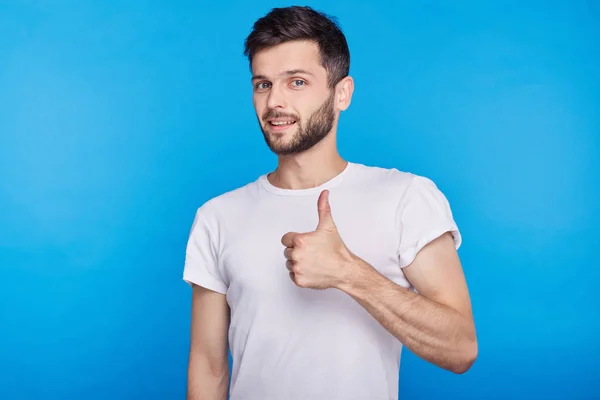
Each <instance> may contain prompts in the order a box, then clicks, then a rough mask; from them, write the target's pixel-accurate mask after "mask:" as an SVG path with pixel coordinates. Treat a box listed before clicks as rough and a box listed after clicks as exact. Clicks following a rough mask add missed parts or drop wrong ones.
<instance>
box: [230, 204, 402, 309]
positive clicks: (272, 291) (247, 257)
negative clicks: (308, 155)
mask: <svg viewBox="0 0 600 400" xmlns="http://www.w3.org/2000/svg"><path fill="white" fill-rule="evenodd" d="M330 203H331V208H332V216H333V219H334V221H335V224H336V226H337V228H338V232H339V234H340V236H341V238H342V240H343V241H344V243H345V244H346V246H347V247H348V248H349V249H350V250H351V251H352V252H353V253H354V254H356V255H358V256H359V257H361V258H362V259H364V260H365V261H367V262H368V263H369V264H370V265H372V266H373V267H374V268H375V269H377V270H378V271H379V272H380V273H382V274H383V275H384V276H387V277H388V278H389V279H392V280H393V281H395V282H396V283H398V284H401V285H403V286H407V282H406V280H405V279H404V275H403V274H402V271H401V269H400V268H399V266H398V258H397V249H398V245H399V234H398V230H397V227H396V226H394V221H395V218H394V217H395V216H394V212H395V210H394V209H393V208H392V207H386V206H385V205H379V206H377V205H374V204H373V202H370V201H364V200H363V201H361V200H360V199H356V198H355V199H352V198H347V197H344V198H341V197H339V198H338V197H336V196H335V193H333V192H332V194H331V196H330ZM316 204H317V198H316V197H315V198H292V199H282V200H280V201H279V202H277V203H270V202H265V203H264V204H257V205H256V206H255V207H254V208H253V209H251V210H246V212H244V213H240V214H239V215H236V216H235V218H232V219H231V220H229V221H228V226H227V229H224V230H223V232H224V233H223V238H222V242H223V243H224V246H223V249H222V254H221V263H220V267H221V269H222V273H223V275H224V277H225V278H226V280H227V282H228V286H229V291H230V292H231V293H232V295H233V296H236V297H239V296H241V295H247V297H253V298H262V299H265V301H284V299H285V297H286V296H287V294H289V293H290V290H295V285H294V284H293V282H292V281H291V280H290V278H289V274H288V270H287V269H286V265H285V264H286V258H285V256H284V249H285V246H284V245H283V244H282V243H281V239H282V237H283V236H284V235H285V234H286V233H288V232H298V233H304V232H311V231H314V230H315V229H316V227H317V224H318V211H317V206H316Z"/></svg>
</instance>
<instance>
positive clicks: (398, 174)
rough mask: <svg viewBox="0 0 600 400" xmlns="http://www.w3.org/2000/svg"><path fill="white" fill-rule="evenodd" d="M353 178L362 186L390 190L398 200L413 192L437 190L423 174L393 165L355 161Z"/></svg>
mask: <svg viewBox="0 0 600 400" xmlns="http://www.w3.org/2000/svg"><path fill="white" fill-rule="evenodd" d="M354 167H355V172H356V173H355V179H356V181H357V183H359V184H360V185H361V186H363V187H367V188H376V187H381V188H383V189H385V190H386V191H388V192H392V193H393V194H394V195H395V196H396V197H397V198H398V200H400V198H402V197H405V196H411V195H412V194H413V193H415V192H421V191H427V190H439V189H438V187H437V185H436V184H435V182H434V181H433V180H432V179H431V178H429V177H427V176H424V175H419V174H416V173H413V172H409V171H404V170H401V169H398V168H394V167H379V166H372V165H365V164H359V163H355V164H354Z"/></svg>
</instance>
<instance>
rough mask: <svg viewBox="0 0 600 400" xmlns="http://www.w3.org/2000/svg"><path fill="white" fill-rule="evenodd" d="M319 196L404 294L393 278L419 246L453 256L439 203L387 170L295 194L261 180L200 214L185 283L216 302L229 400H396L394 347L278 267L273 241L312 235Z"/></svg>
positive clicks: (431, 188) (358, 249)
mask: <svg viewBox="0 0 600 400" xmlns="http://www.w3.org/2000/svg"><path fill="white" fill-rule="evenodd" d="M323 189H329V191H330V194H329V202H330V205H331V212H332V216H333V219H334V221H335V223H336V225H337V227H338V230H339V232H340V235H341V237H342V239H343V240H344V242H345V244H346V245H347V247H348V248H349V249H350V251H352V252H353V253H355V254H356V255H357V256H359V257H361V258H362V259H364V260H365V261H367V262H368V263H369V264H371V265H372V266H373V267H374V268H376V269H377V270H378V271H379V272H381V273H382V274H383V275H384V276H386V277H387V278H389V279H390V280H392V281H393V282H395V283H396V284H398V285H400V286H402V287H404V288H408V289H410V290H414V289H413V288H412V286H411V284H410V283H409V282H408V281H407V280H406V278H405V277H404V274H403V273H402V268H403V267H405V266H407V265H409V264H410V263H411V262H412V260H413V259H414V257H415V255H416V254H417V252H418V251H419V250H420V249H421V248H422V247H423V246H425V245H426V244H427V243H429V242H431V241H432V240H433V239H435V238H437V237H439V236H440V235H442V234H443V233H445V232H448V231H450V232H452V233H453V235H454V240H455V246H456V248H458V247H459V246H460V243H461V236H460V233H459V231H458V228H457V225H456V224H455V222H454V219H453V217H452V212H451V210H450V206H449V204H448V201H447V200H446V197H445V196H444V195H443V194H442V193H441V192H440V190H438V188H437V187H436V186H435V184H434V183H433V182H432V181H431V180H429V179H427V178H425V177H422V176H418V175H415V174H411V173H407V172H401V171H398V170H397V169H385V168H378V167H371V166H365V165H362V164H357V163H348V165H347V167H346V168H345V169H344V171H343V172H342V173H340V174H339V175H338V176H336V177H335V178H333V179H332V180H330V181H328V182H326V183H325V184H323V185H321V186H319V187H315V188H311V189H303V190H289V189H281V188H277V187H275V186H273V185H271V184H270V183H269V181H268V180H267V176H266V174H265V175H263V176H261V177H259V178H258V179H257V180H256V181H254V182H252V183H250V184H248V185H246V186H243V187H241V188H238V189H236V190H233V191H230V192H227V193H225V194H222V195H220V196H217V197H215V198H213V199H211V200H209V201H207V202H206V203H204V204H203V205H202V206H201V207H200V208H199V209H198V211H197V214H196V217H195V220H194V224H193V226H192V230H191V234H190V237H189V241H188V245H187V251H186V260H185V267H184V272H183V279H184V280H185V281H186V282H188V283H190V284H192V283H195V284H197V285H200V286H203V287H206V288H208V289H211V290H213V291H216V292H219V293H223V294H225V295H226V298H227V302H228V304H229V306H230V308H231V323H230V328H229V334H228V339H229V346H230V350H231V354H232V358H233V365H232V374H231V386H230V396H231V397H230V398H231V399H232V400H295V399H302V400H307V399H311V400H317V399H318V400H390V399H397V398H398V374H399V368H400V353H401V350H402V344H401V343H400V342H399V341H398V340H397V339H396V338H394V337H393V336H392V335H391V334H390V333H389V332H388V331H387V330H385V329H384V328H383V327H382V326H381V325H380V324H379V323H378V322H377V321H376V320H375V319H374V318H373V317H372V316H371V315H370V314H369V313H368V312H367V311H366V310H365V309H364V308H362V306H360V305H359V304H358V303H357V302H356V301H355V300H354V299H352V298H351V297H350V296H349V295H347V294H346V293H344V292H342V291H340V290H337V289H328V290H313V289H306V288H300V287H297V286H296V285H295V284H294V283H293V282H292V280H291V279H290V277H289V275H288V270H287V269H286V267H285V262H286V259H285V256H284V252H283V250H284V246H283V245H282V244H281V238H282V236H283V235H284V234H285V233H287V232H290V231H293V232H310V231H314V230H315V229H316V226H317V223H318V213H317V199H318V197H319V194H320V193H321V191H322V190H323ZM374 290H377V288H374Z"/></svg>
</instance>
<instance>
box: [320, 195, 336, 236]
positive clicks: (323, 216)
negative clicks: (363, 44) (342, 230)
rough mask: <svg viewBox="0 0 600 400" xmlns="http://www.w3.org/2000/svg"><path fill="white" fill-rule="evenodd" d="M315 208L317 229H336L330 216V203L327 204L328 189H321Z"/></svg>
mask: <svg viewBox="0 0 600 400" xmlns="http://www.w3.org/2000/svg"><path fill="white" fill-rule="evenodd" d="M317 209H318V211H319V225H317V230H321V229H324V230H333V229H336V227H335V222H333V217H332V216H331V205H330V204H329V190H323V191H322V192H321V194H320V195H319V200H318V202H317Z"/></svg>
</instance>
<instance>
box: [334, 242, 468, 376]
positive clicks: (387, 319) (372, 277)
mask: <svg viewBox="0 0 600 400" xmlns="http://www.w3.org/2000/svg"><path fill="white" fill-rule="evenodd" d="M350 269H351V271H352V272H351V273H350V274H349V275H348V278H347V279H346V280H345V282H343V283H342V284H341V285H340V289H341V290H343V291H344V292H346V293H348V294H349V295H350V296H352V297H353V298H354V299H355V300H356V301H357V302H358V303H359V304H361V305H362V306H363V307H364V308H365V309H366V310H367V311H368V312H369V313H370V314H371V315H373V317H375V319H377V321H378V322H379V323H380V324H381V325H382V326H383V327H384V328H385V329H387V330H388V331H389V332H390V333H391V334H393V335H394V336H395V337H396V338H398V340H400V341H401V342H402V343H403V344H404V345H405V346H406V347H407V348H409V349H410V350H411V351H412V352H413V353H415V354H416V355H418V356H420V357H421V358H423V359H425V360H427V361H429V362H431V363H433V364H436V365H437V366H439V367H442V368H444V369H447V370H449V371H452V372H454V373H464V372H466V371H467V370H468V369H469V368H470V367H471V365H472V364H473V362H474V361H475V359H476V357H477V338H476V334H475V326H474V322H473V316H472V312H471V302H470V297H469V293H468V290H467V285H466V282H465V278H464V275H463V271H462V266H461V263H460V261H459V258H458V255H457V253H456V250H455V248H454V243H453V240H452V237H451V236H450V234H449V233H446V234H445V235H443V236H441V237H440V238H438V239H437V240H435V241H433V242H432V243H430V244H429V245H427V246H425V247H424V248H423V249H422V250H421V251H420V252H419V253H418V254H417V256H416V258H415V260H414V261H413V262H412V263H411V265H409V266H407V267H405V268H404V274H405V276H406V277H407V279H408V280H409V281H410V282H411V283H412V285H413V286H414V287H415V289H416V290H417V291H418V292H419V294H417V293H414V292H412V291H409V290H407V289H405V288H403V287H401V286H398V285H396V284H395V283H394V282H392V281H390V280H389V279H387V278H386V277H384V276H383V275H381V274H379V272H377V271H376V270H375V269H374V268H373V267H371V266H370V265H369V264H367V263H366V262H365V261H364V260H361V259H358V258H355V259H354V261H353V265H352V267H351V268H350Z"/></svg>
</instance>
